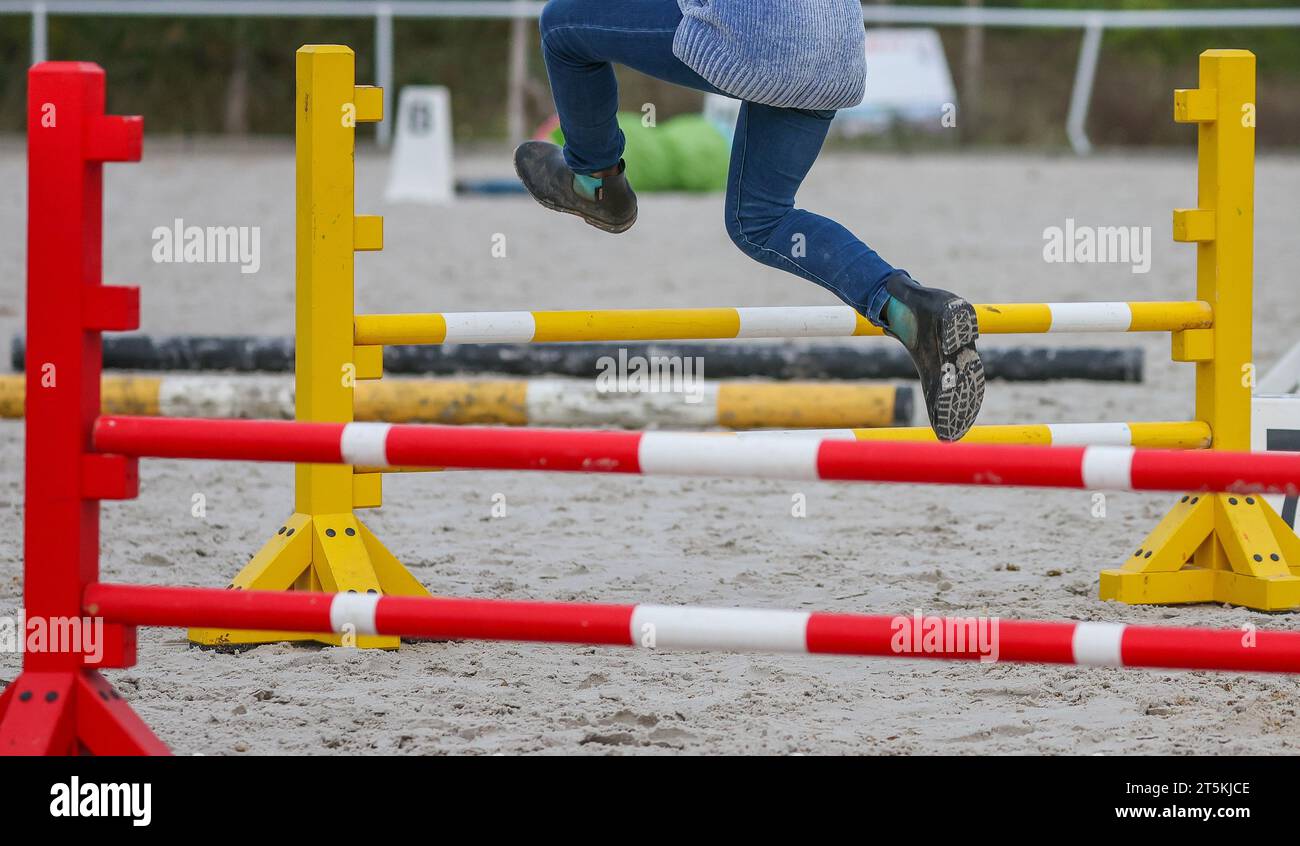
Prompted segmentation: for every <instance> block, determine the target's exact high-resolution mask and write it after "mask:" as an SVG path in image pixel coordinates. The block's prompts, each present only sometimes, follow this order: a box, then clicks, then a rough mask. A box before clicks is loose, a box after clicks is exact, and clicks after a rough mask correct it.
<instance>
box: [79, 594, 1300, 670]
mask: <svg viewBox="0 0 1300 846" xmlns="http://www.w3.org/2000/svg"><path fill="white" fill-rule="evenodd" d="M84 607H85V613H87V614H90V615H92V616H98V617H103V619H104V620H105V621H106V622H110V623H122V624H131V625H143V626H181V627H184V626H211V627H216V628H230V629H273V630H279V631H301V632H322V633H323V632H339V633H349V632H350V633H352V634H356V635H365V634H380V635H398V636H403V637H418V638H437V639H444V640H447V639H450V640H512V641H541V642H553V643H555V642H558V643H575V644H587V645H599V646H634V647H640V648H647V649H659V650H664V651H698V650H723V651H730V652H734V651H753V652H793V653H814V654H827V655H864V656H884V657H895V658H938V659H948V660H984V661H1012V662H1019V663H1041V664H1079V665H1086V666H1101V667H1150V668H1164V669H1186V670H1232V671H1242V672H1278V673H1297V672H1300V632H1276V631H1252V632H1243V631H1234V630H1216V629H1180V628H1155V627H1148V626H1128V625H1123V624H1120V623H1076V622H1060V623H1042V622H1018V621H1011V620H989V619H985V620H984V621H983V622H982V623H981V621H979V620H978V619H976V618H938V617H920V616H899V617H886V616H866V615H859V614H828V613H822V612H807V611H769V610H754V609H742V608H695V607H686V606H667V605H595V604H579V603H564V602H523V601H516V600H503V599H447V598H427V597H405V596H380V595H376V594H349V593H339V594H323V593H302V592H298V591H292V592H285V593H280V592H275V591H232V590H214V589H210V588H172V587H142V586H138V585H115V584H93V585H91V586H90V587H88V588H87V589H86V594H85V601H84ZM981 625H983V626H984V628H983V629H980V628H979V626H981Z"/></svg>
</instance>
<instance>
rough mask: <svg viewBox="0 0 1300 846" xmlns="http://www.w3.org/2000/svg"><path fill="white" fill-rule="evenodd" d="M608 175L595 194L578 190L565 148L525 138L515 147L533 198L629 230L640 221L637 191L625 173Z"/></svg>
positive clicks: (594, 221)
mask: <svg viewBox="0 0 1300 846" xmlns="http://www.w3.org/2000/svg"><path fill="white" fill-rule="evenodd" d="M624 169H625V165H624V164H623V160H622V159H619V162H618V173H616V174H614V175H613V176H606V177H604V179H603V180H602V181H601V185H600V186H599V187H597V188H596V189H595V191H594V194H593V196H592V197H586V196H584V195H583V194H581V193H579V192H578V189H576V188H575V187H574V185H573V179H574V174H573V171H571V170H569V166H568V165H566V164H565V163H564V150H563V149H561V148H560V147H558V146H556V145H555V144H551V143H549V142H546V141H525V142H524V143H522V144H520V145H519V146H518V147H516V148H515V173H517V174H519V181H520V182H523V183H524V187H525V188H527V189H528V193H530V194H532V195H533V199H534V200H536V201H537V202H539V203H541V204H542V205H544V206H546V207H547V208H548V209H554V210H555V211H561V212H565V213H567V214H576V215H577V216H578V217H581V218H582V219H583V220H585V221H587V222H588V223H590V224H591V225H592V226H595V227H596V228H597V229H603V230H605V231H606V232H626V231H627V230H628V229H630V228H632V224H634V223H636V194H634V193H633V192H632V186H631V185H629V184H628V181H627V177H626V176H624V175H623V171H624Z"/></svg>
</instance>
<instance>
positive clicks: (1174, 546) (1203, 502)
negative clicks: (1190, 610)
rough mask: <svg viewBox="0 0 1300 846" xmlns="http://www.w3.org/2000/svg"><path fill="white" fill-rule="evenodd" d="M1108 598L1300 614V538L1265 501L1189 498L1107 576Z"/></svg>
mask: <svg viewBox="0 0 1300 846" xmlns="http://www.w3.org/2000/svg"><path fill="white" fill-rule="evenodd" d="M1101 598H1102V599H1113V600H1116V601H1118V602H1125V603H1128V604H1130V605H1172V604H1178V603H1186V602H1223V603H1227V604H1230V605H1242V606H1245V607H1247V608H1254V609H1256V610H1259V611H1282V610H1288V609H1294V608H1300V538H1297V537H1296V534H1295V532H1294V531H1292V530H1291V527H1290V526H1288V525H1287V524H1286V523H1285V522H1284V521H1283V520H1282V518H1281V517H1279V516H1278V515H1277V512H1276V511H1274V510H1273V508H1272V507H1271V506H1270V505H1269V504H1268V503H1267V502H1265V501H1264V500H1263V499H1262V498H1260V497H1258V496H1249V495H1243V494H1229V493H1217V494H1188V495H1187V496H1184V497H1183V498H1182V499H1181V500H1179V501H1178V504H1177V505H1175V506H1174V508H1173V510H1172V511H1170V512H1169V513H1168V514H1167V515H1165V518H1164V519H1163V520H1161V521H1160V524H1159V525H1158V526H1156V528H1155V530H1154V531H1153V532H1151V534H1150V535H1148V536H1147V538H1146V540H1144V541H1143V542H1142V546H1141V547H1139V548H1138V550H1137V551H1136V552H1135V553H1133V555H1132V557H1130V558H1129V560H1128V561H1126V562H1125V563H1124V566H1123V567H1121V568H1119V569H1115V570H1102V571H1101Z"/></svg>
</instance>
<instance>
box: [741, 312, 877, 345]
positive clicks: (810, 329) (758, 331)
mask: <svg viewBox="0 0 1300 846" xmlns="http://www.w3.org/2000/svg"><path fill="white" fill-rule="evenodd" d="M736 312H737V313H738V314H739V315H740V331H739V332H738V333H737V334H736V337H737V338H844V337H848V336H850V335H852V334H853V330H854V329H855V328H856V327H857V325H858V313H857V312H856V311H854V310H853V309H851V308H849V307H848V306H789V307H759V308H738V309H736Z"/></svg>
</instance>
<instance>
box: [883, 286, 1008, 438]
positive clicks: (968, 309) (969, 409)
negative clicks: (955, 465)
mask: <svg viewBox="0 0 1300 846" xmlns="http://www.w3.org/2000/svg"><path fill="white" fill-rule="evenodd" d="M885 290H886V291H888V292H889V295H890V296H891V297H893V298H894V299H896V300H898V302H899V303H900V304H902V306H903V307H904V310H905V312H906V313H899V310H897V309H896V310H895V311H894V312H893V314H892V319H891V315H889V314H885V315H882V317H885V318H886V319H888V320H889V323H890V324H891V325H887V326H885V327H884V329H885V334H887V335H890V336H891V337H894V338H897V339H898V340H900V341H902V342H903V346H905V347H906V348H907V351H908V352H909V353H910V354H911V356H912V363H913V364H915V365H916V372H917V374H918V375H919V376H920V379H921V393H922V395H923V396H924V397H925V409H926V411H927V412H928V413H929V415H930V427H931V428H932V429H934V434H935V435H936V436H937V437H938V438H939V440H941V441H955V440H958V439H959V438H961V437H962V435H965V434H966V432H968V431H969V430H970V427H971V426H972V425H974V423H975V417H976V416H977V415H978V414H979V410H980V403H982V402H983V401H984V364H983V362H981V361H980V356H979V353H978V352H976V350H975V339H976V338H978V337H979V334H980V332H979V325H978V324H977V322H976V319H975V309H974V308H973V307H972V306H971V304H970V303H968V302H966V301H965V300H964V299H962V298H961V297H959V296H957V295H956V294H953V293H950V292H948V291H941V290H939V289H938V288H925V287H922V286H921V285H918V284H917V283H916V281H915V280H913V279H912V277H910V276H908V275H907V274H906V273H904V272H903V271H898V272H897V273H894V274H893V275H892V276H890V277H889V278H888V279H886V280H885ZM893 324H898V325H893Z"/></svg>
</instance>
